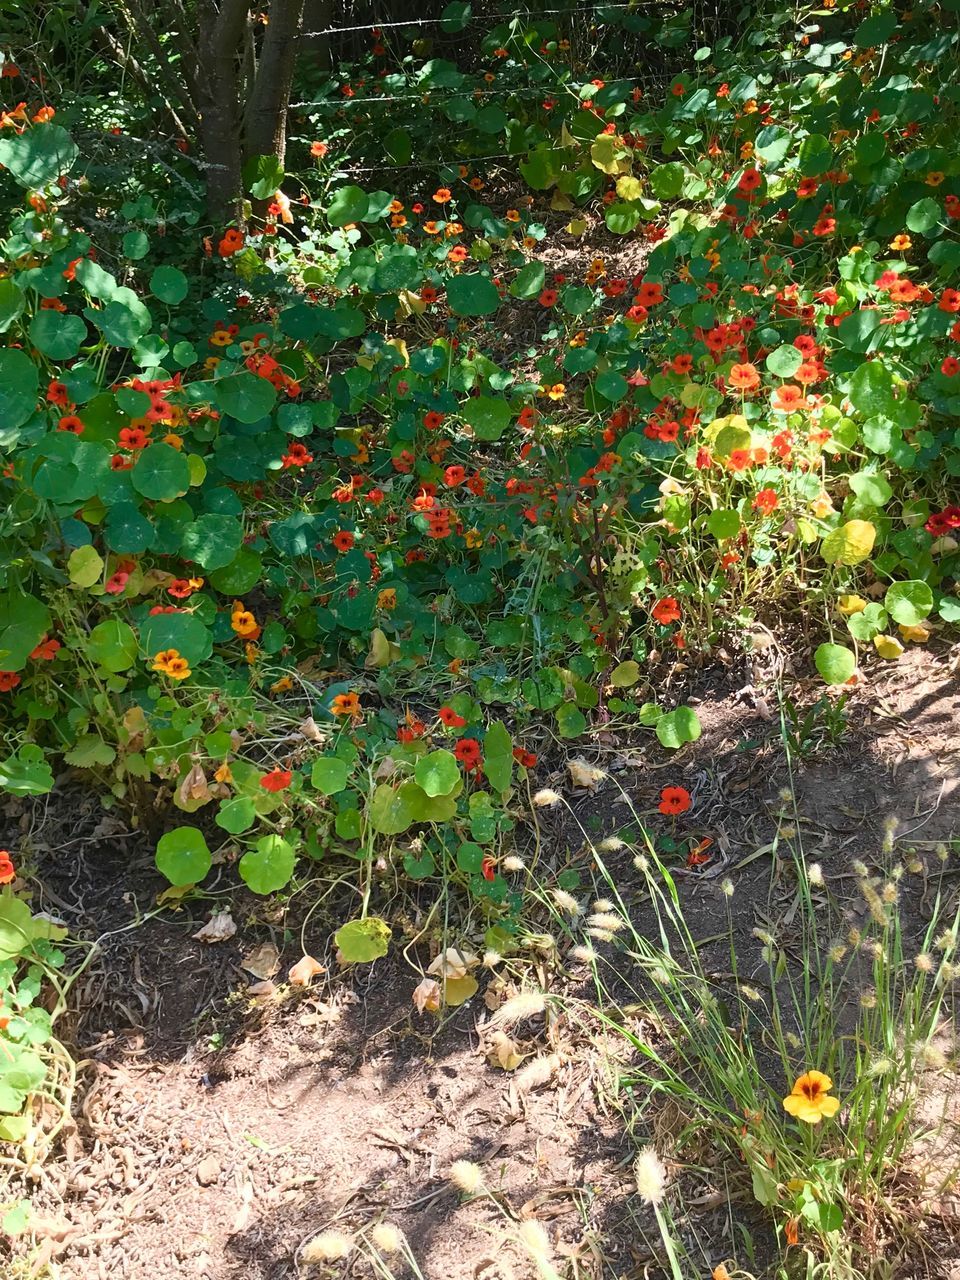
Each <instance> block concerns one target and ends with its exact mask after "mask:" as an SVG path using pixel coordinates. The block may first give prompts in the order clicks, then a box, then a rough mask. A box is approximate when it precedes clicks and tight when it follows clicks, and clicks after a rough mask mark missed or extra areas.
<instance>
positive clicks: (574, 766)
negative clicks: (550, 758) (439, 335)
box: [567, 758, 607, 791]
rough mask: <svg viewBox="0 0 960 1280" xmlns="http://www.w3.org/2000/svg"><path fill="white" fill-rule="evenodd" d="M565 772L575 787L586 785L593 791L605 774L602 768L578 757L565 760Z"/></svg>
mask: <svg viewBox="0 0 960 1280" xmlns="http://www.w3.org/2000/svg"><path fill="white" fill-rule="evenodd" d="M567 772H568V773H569V774H570V781H571V782H572V783H573V785H574V786H575V787H586V788H587V789H588V790H590V791H595V790H596V789H597V787H598V786H599V785H600V783H601V782H602V781H603V780H604V778H605V777H606V776H607V775H606V773H605V771H604V770H603V769H598V768H597V766H596V765H594V764H590V762H589V761H587V760H581V759H579V758H578V759H574V760H568V761H567Z"/></svg>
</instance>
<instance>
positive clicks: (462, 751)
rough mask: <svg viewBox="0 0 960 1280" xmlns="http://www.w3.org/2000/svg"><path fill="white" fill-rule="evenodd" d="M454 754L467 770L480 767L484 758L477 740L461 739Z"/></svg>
mask: <svg viewBox="0 0 960 1280" xmlns="http://www.w3.org/2000/svg"><path fill="white" fill-rule="evenodd" d="M453 754H454V755H455V756H456V757H457V759H458V760H459V761H460V763H461V764H462V765H463V767H464V768H465V769H477V768H479V766H480V761H481V759H482V756H481V754H480V743H479V742H478V741H477V740H476V738H461V739H460V741H459V742H458V743H457V745H456V746H455V747H454V749H453Z"/></svg>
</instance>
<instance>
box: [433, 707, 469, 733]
mask: <svg viewBox="0 0 960 1280" xmlns="http://www.w3.org/2000/svg"><path fill="white" fill-rule="evenodd" d="M437 717H438V719H439V720H440V723H441V724H443V725H446V727H447V728H448V729H462V728H463V726H464V725H465V724H466V723H467V722H466V720H464V718H463V716H458V715H457V713H456V712H455V711H454V709H453V707H441V708H440V710H439V711H438V712H437Z"/></svg>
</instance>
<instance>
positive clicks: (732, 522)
mask: <svg viewBox="0 0 960 1280" xmlns="http://www.w3.org/2000/svg"><path fill="white" fill-rule="evenodd" d="M707 528H708V529H709V530H710V532H711V533H712V534H713V536H714V537H715V538H716V539H717V540H718V541H721V540H722V539H724V538H735V537H736V536H737V534H738V533H739V532H740V513H739V512H738V511H734V510H733V509H732V508H726V507H720V508H719V509H718V510H716V511H711V512H710V515H709V516H708V517H707Z"/></svg>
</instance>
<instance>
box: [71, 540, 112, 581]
mask: <svg viewBox="0 0 960 1280" xmlns="http://www.w3.org/2000/svg"><path fill="white" fill-rule="evenodd" d="M67 572H68V573H69V575H70V581H71V582H72V583H73V585H74V586H75V587H92V586H93V584H94V583H95V582H99V581H100V575H101V574H102V573H103V557H102V556H101V555H100V553H99V551H97V549H96V548H95V547H90V546H86V547H76V548H74V550H73V551H71V552H70V559H69V560H68V561H67Z"/></svg>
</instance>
